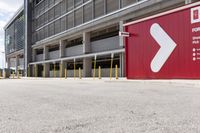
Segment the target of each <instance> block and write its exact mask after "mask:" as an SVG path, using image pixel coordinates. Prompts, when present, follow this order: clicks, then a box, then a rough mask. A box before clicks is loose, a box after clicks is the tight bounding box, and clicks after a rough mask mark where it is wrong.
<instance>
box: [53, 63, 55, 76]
mask: <svg viewBox="0 0 200 133" xmlns="http://www.w3.org/2000/svg"><path fill="white" fill-rule="evenodd" d="M53 75H54V78H55V77H56V64H54V69H53Z"/></svg>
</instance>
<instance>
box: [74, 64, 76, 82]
mask: <svg viewBox="0 0 200 133" xmlns="http://www.w3.org/2000/svg"><path fill="white" fill-rule="evenodd" d="M74 79H76V63H75V62H74Z"/></svg>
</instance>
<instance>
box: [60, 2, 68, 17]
mask: <svg viewBox="0 0 200 133" xmlns="http://www.w3.org/2000/svg"><path fill="white" fill-rule="evenodd" d="M66 6H67V2H66V0H63V1H62V2H61V15H63V14H64V13H66Z"/></svg>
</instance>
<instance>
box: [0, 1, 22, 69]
mask: <svg viewBox="0 0 200 133" xmlns="http://www.w3.org/2000/svg"><path fill="white" fill-rule="evenodd" d="M23 1H24V0H0V52H1V51H4V30H3V27H4V26H5V25H6V23H7V22H8V21H9V20H10V19H11V18H12V16H13V15H14V13H15V12H16V11H17V10H18V9H19V8H20V7H21V6H22V5H23ZM1 67H2V54H1V53H0V68H1Z"/></svg>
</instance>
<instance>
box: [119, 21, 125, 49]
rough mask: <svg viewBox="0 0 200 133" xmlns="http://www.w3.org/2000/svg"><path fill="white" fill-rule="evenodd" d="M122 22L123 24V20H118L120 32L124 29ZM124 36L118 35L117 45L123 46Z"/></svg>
mask: <svg viewBox="0 0 200 133" xmlns="http://www.w3.org/2000/svg"><path fill="white" fill-rule="evenodd" d="M123 24H124V22H123V21H120V22H119V30H120V31H121V32H123V31H124V26H123ZM124 44H125V43H124V37H122V36H120V37H119V46H120V47H122V48H123V47H124Z"/></svg>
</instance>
